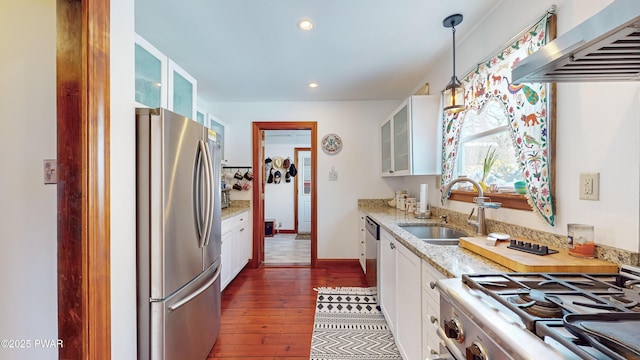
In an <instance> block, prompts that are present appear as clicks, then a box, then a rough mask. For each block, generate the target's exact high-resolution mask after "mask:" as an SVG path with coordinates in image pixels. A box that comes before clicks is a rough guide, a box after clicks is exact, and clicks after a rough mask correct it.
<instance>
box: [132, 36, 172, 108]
mask: <svg viewBox="0 0 640 360" xmlns="http://www.w3.org/2000/svg"><path fill="white" fill-rule="evenodd" d="M167 60H168V59H167V57H166V56H165V55H164V54H162V52H160V51H159V50H158V49H156V48H155V47H154V46H153V45H151V44H150V43H149V42H148V41H147V40H145V39H144V38H142V37H141V36H139V35H137V34H136V44H135V72H136V75H135V76H136V103H137V106H141V107H142V106H146V107H149V108H159V107H164V108H166V107H167Z"/></svg>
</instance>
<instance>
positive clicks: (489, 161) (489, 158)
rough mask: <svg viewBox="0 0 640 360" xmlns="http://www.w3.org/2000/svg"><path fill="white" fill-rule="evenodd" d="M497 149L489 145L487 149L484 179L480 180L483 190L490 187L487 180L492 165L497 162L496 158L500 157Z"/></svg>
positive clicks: (483, 172)
mask: <svg viewBox="0 0 640 360" xmlns="http://www.w3.org/2000/svg"><path fill="white" fill-rule="evenodd" d="M496 150H497V149H491V146H489V149H487V154H486V155H485V157H484V163H483V168H482V180H480V186H482V191H485V192H486V191H487V189H488V188H489V185H487V184H486V183H485V181H486V180H487V177H488V176H489V173H490V172H491V167H493V164H494V163H495V162H496V159H497V158H498V154H496Z"/></svg>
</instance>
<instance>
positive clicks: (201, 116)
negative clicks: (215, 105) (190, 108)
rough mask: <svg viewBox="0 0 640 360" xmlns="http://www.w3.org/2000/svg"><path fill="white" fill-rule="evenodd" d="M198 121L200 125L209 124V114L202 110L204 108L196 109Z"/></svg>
mask: <svg viewBox="0 0 640 360" xmlns="http://www.w3.org/2000/svg"><path fill="white" fill-rule="evenodd" d="M196 121H197V122H198V124H200V125H204V126H207V125H208V124H207V114H206V112H205V111H202V110H197V111H196Z"/></svg>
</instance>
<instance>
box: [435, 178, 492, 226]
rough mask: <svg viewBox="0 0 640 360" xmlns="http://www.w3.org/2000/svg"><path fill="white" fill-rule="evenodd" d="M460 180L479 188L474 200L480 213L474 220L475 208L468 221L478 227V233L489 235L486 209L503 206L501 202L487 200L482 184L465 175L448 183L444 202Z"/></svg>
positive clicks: (443, 196)
mask: <svg viewBox="0 0 640 360" xmlns="http://www.w3.org/2000/svg"><path fill="white" fill-rule="evenodd" d="M459 182H469V183H471V184H473V186H475V187H476V189H478V196H477V197H476V198H475V199H474V200H473V202H474V203H475V204H476V205H477V206H478V215H477V216H476V219H475V220H472V219H471V217H472V216H473V212H474V210H475V209H472V210H471V214H469V218H468V219H467V223H468V224H470V225H473V226H474V227H475V228H476V234H477V235H487V224H486V222H485V217H484V209H485V207H491V208H494V209H497V208H499V207H500V206H501V204H500V203H491V202H487V201H486V200H487V198H485V197H484V191H483V190H482V186H480V184H478V182H477V181H475V180H473V179H471V178H468V177H464V176H461V177H459V178H456V179H454V180H452V181H451V182H450V183H448V184H447V186H446V187H445V188H444V192H443V193H442V199H443V203H444V200H446V199H448V198H449V195H451V187H452V186H453V185H454V184H457V183H459Z"/></svg>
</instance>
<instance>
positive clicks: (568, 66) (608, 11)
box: [511, 0, 640, 83]
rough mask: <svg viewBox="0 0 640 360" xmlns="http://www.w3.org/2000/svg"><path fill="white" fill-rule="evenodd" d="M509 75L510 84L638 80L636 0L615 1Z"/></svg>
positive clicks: (639, 28) (639, 3)
mask: <svg viewBox="0 0 640 360" xmlns="http://www.w3.org/2000/svg"><path fill="white" fill-rule="evenodd" d="M511 75H512V82H513V83H536V82H537V83H541V82H587V81H590V82H595V81H640V1H638V0H615V1H614V2H613V3H611V4H610V5H609V6H607V7H606V8H604V9H603V10H602V11H600V12H598V13H597V14H595V15H593V16H592V17H591V18H589V19H587V20H585V21H584V22H583V23H581V24H580V25H578V26H576V27H575V28H573V29H571V30H570V31H568V32H566V33H565V34H563V35H562V36H559V37H558V38H557V39H555V40H553V41H552V42H550V43H548V44H547V45H545V46H543V47H542V48H540V49H539V50H538V51H536V52H535V53H533V54H531V55H529V56H528V57H526V58H525V59H523V60H522V61H521V62H520V63H519V64H518V65H517V66H516V67H515V68H514V69H513V71H512V73H511Z"/></svg>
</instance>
